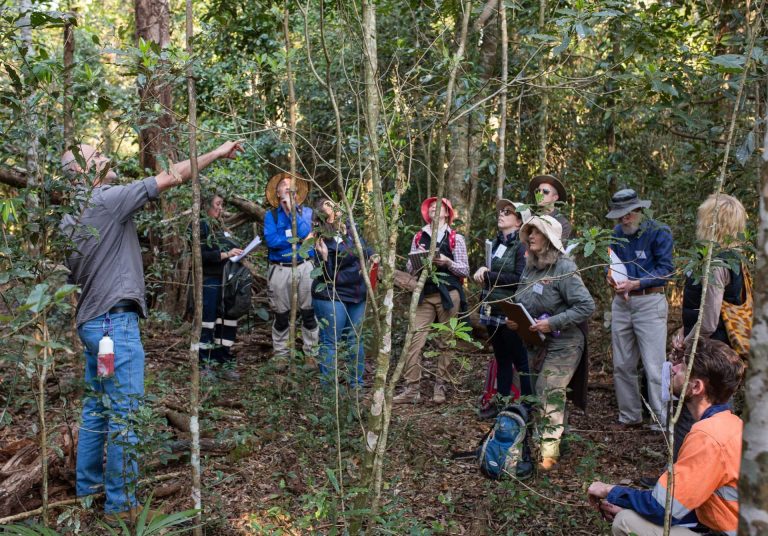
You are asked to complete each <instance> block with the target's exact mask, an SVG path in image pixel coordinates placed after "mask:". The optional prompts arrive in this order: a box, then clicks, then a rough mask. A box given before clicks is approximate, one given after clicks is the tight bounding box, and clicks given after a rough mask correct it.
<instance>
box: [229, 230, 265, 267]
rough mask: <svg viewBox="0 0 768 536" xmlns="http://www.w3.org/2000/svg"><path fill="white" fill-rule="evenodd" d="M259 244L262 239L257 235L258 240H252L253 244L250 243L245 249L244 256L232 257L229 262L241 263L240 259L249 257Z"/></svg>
mask: <svg viewBox="0 0 768 536" xmlns="http://www.w3.org/2000/svg"><path fill="white" fill-rule="evenodd" d="M259 244H261V237H259V235H256V238H254V239H253V240H251V243H250V244H248V245H247V246H245V249H244V250H243V254H242V255H236V256H234V257H232V258H231V259H229V260H230V261H231V262H239V261H240V259H242V258H243V257H245V256H246V255H248V254H249V253H250V252H251V251H253V250H254V249H255V248H256V246H258V245H259Z"/></svg>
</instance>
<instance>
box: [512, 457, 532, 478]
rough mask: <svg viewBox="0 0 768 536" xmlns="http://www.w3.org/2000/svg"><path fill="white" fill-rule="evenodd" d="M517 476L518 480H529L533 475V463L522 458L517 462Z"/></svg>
mask: <svg viewBox="0 0 768 536" xmlns="http://www.w3.org/2000/svg"><path fill="white" fill-rule="evenodd" d="M515 476H516V477H517V479H518V480H528V479H529V478H531V476H533V464H532V463H531V462H530V460H520V461H519V462H517V471H516V473H515Z"/></svg>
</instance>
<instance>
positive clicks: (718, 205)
mask: <svg viewBox="0 0 768 536" xmlns="http://www.w3.org/2000/svg"><path fill="white" fill-rule="evenodd" d="M746 228H747V211H746V210H744V205H742V204H741V202H740V201H739V200H738V199H736V198H735V197H732V196H730V195H727V194H712V195H710V196H709V197H708V198H707V199H706V200H705V201H704V202H703V203H702V204H701V206H699V210H698V212H697V215H696V239H697V240H699V241H703V242H709V243H710V244H711V246H712V247H715V248H716V249H715V251H714V258H713V263H712V267H711V273H710V279H709V286H708V288H707V296H706V300H705V301H704V303H703V304H702V303H701V294H702V284H701V276H700V275H696V274H693V273H691V272H688V273H687V274H685V288H684V290H683V327H682V328H681V330H680V331H678V333H677V334H675V336H674V338H673V340H672V346H673V350H674V353H675V354H677V355H678V356H680V357H682V350H683V349H684V348H685V343H686V342H687V341H688V340H689V339H692V338H693V333H694V329H693V328H694V326H695V324H696V321H697V320H698V319H699V316H701V328H700V332H699V336H700V337H705V338H708V339H715V340H718V341H721V342H724V343H725V344H727V345H728V346H731V347H733V344H732V341H731V340H730V338H729V335H728V332H727V331H726V327H725V324H724V322H723V315H722V309H723V303H729V304H733V305H737V306H738V305H742V304H744V302H745V301H746V300H747V299H748V298H749V297H748V296H746V292H745V290H746V286H745V283H746V280H747V279H748V278H749V272H748V271H747V269H746V266H745V265H744V263H742V261H741V254H740V248H741V245H742V241H743V238H744V232H745V231H746ZM693 424H694V420H693V417H692V416H691V414H690V412H689V411H688V410H687V409H686V408H683V412H682V414H681V415H680V420H679V421H678V422H677V424H676V426H675V447H674V457H675V459H677V453H678V451H679V450H680V447H681V446H682V444H683V439H684V438H685V436H686V434H687V433H688V432H689V431H690V429H691V426H693Z"/></svg>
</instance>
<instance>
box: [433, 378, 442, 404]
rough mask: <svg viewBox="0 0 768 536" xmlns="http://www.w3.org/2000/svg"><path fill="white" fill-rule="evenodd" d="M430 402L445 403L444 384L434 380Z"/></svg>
mask: <svg viewBox="0 0 768 536" xmlns="http://www.w3.org/2000/svg"><path fill="white" fill-rule="evenodd" d="M432 402H434V403H435V404H445V384H444V383H443V382H435V388H434V390H433V391H432Z"/></svg>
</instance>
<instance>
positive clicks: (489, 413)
mask: <svg viewBox="0 0 768 536" xmlns="http://www.w3.org/2000/svg"><path fill="white" fill-rule="evenodd" d="M498 414H499V407H498V406H497V405H496V404H491V405H490V406H488V407H487V408H485V409H481V410H480V411H479V412H478V414H477V416H478V417H479V418H480V420H483V421H491V420H493V419H495V418H496V416H497V415H498Z"/></svg>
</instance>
